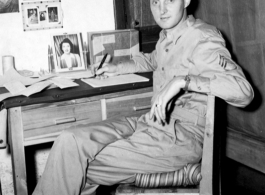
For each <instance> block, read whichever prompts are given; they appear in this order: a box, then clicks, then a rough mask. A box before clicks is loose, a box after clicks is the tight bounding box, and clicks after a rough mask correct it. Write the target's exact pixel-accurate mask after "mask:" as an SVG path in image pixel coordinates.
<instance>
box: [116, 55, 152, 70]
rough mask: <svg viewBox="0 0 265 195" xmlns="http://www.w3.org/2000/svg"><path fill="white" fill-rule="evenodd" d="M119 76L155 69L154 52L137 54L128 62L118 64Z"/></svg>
mask: <svg viewBox="0 0 265 195" xmlns="http://www.w3.org/2000/svg"><path fill="white" fill-rule="evenodd" d="M118 67H119V73H120V74H128V73H136V72H151V71H154V70H155V69H156V68H157V63H156V51H155V50H154V51H153V52H152V53H142V52H139V53H137V54H135V55H134V56H133V58H132V59H131V60H130V61H125V62H121V63H120V64H118Z"/></svg>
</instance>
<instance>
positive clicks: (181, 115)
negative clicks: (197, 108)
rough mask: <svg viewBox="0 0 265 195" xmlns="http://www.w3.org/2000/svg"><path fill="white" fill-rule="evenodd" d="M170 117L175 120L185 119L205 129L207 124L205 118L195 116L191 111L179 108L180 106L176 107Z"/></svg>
mask: <svg viewBox="0 0 265 195" xmlns="http://www.w3.org/2000/svg"><path fill="white" fill-rule="evenodd" d="M170 117H171V118H174V119H184V120H185V121H187V122H191V123H193V124H194V125H200V126H202V127H205V124H206V118H205V117H202V116H198V115H197V114H194V113H192V112H190V111H189V110H187V109H184V108H181V107H178V106H175V108H174V110H173V112H172V113H171V116H170Z"/></svg>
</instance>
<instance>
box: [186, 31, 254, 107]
mask: <svg viewBox="0 0 265 195" xmlns="http://www.w3.org/2000/svg"><path fill="white" fill-rule="evenodd" d="M191 62H192V63H193V65H194V67H196V69H197V70H199V74H197V75H190V84H189V86H188V90H190V91H196V92H199V93H208V94H212V95H214V96H217V97H220V98H222V99H224V100H225V101H226V102H227V103H228V104H231V105H234V106H238V107H244V106H246V105H248V104H249V103H250V102H251V101H252V99H253V97H254V92H253V89H252V87H251V85H250V84H249V82H248V81H247V80H246V78H245V75H244V73H243V71H242V69H241V68H240V67H239V66H238V65H237V64H236V63H235V62H234V61H233V60H232V59H231V56H230V53H229V51H228V50H227V49H226V48H225V42H224V40H223V38H222V37H221V36H220V35H219V34H218V35H216V36H211V37H207V38H205V39H204V40H202V41H200V42H199V43H198V44H197V45H196V47H195V49H194V52H193V54H192V57H191Z"/></svg>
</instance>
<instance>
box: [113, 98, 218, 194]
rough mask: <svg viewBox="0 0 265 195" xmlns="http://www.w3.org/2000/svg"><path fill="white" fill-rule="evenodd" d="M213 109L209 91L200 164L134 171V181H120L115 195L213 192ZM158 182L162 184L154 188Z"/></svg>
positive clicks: (212, 99)
mask: <svg viewBox="0 0 265 195" xmlns="http://www.w3.org/2000/svg"><path fill="white" fill-rule="evenodd" d="M214 112H215V97H214V96H212V95H208V102H207V113H206V125H205V133H204V143H203V155H202V160H201V163H200V164H189V165H187V166H185V167H184V168H183V169H181V170H178V171H175V172H170V173H160V174H137V176H136V181H135V184H120V185H119V186H118V188H117V189H116V195H140V194H143V195H156V194H159V195H180V194H181V195H184V194H185V195H188V194H189V195H194V194H198V195H212V194H213V162H214V161H213V151H214V150H213V149H214V148H213V143H214V115H215V113H214ZM154 178H155V179H154ZM172 178H173V179H172ZM154 180H155V181H154ZM161 184H162V186H164V187H162V188H161V187H158V188H154V187H157V186H161ZM191 185H192V186H191ZM139 186H140V187H139ZM165 186H171V187H170V188H168V187H165ZM176 186H177V187H176ZM185 186H186V187H185Z"/></svg>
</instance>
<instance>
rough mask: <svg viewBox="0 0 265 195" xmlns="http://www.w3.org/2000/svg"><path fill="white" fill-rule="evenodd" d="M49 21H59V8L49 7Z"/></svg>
mask: <svg viewBox="0 0 265 195" xmlns="http://www.w3.org/2000/svg"><path fill="white" fill-rule="evenodd" d="M48 12H49V22H58V16H57V8H49V9H48Z"/></svg>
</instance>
